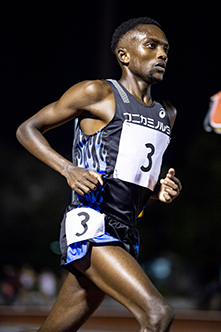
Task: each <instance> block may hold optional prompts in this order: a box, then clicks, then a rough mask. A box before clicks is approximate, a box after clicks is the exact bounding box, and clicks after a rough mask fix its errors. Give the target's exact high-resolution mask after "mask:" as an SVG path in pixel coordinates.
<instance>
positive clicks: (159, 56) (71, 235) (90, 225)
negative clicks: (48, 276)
mask: <svg viewBox="0 0 221 332" xmlns="http://www.w3.org/2000/svg"><path fill="white" fill-rule="evenodd" d="M168 49H169V45H168V41H167V38H166V36H165V34H164V33H163V31H162V30H161V29H160V26H159V24H158V23H157V22H156V21H154V20H152V19H149V18H138V19H132V20H129V21H127V22H124V23H123V24H122V25H121V26H120V27H119V28H117V29H116V30H115V33H114V35H113V39H112V50H113V52H114V53H115V54H116V57H117V60H118V62H119V64H120V66H121V69H122V77H121V79H120V80H119V81H115V80H95V81H84V82H81V83H78V84H76V85H74V86H73V87H71V88H70V89H69V90H68V91H67V92H65V94H64V95H63V96H62V97H61V98H60V99H59V100H58V101H57V102H54V103H52V104H50V105H48V106H46V107H45V108H43V109H42V110H41V111H40V112H38V113H37V114H35V115H34V116H33V117H31V118H30V119H28V120H27V121H26V122H24V123H23V124H22V125H21V126H20V127H19V129H18V131H17V137H18V139H19V141H20V142H21V144H22V145H24V147H25V148H26V149H27V150H29V151H30V152H31V153H32V154H33V155H34V156H36V157H37V158H38V159H40V160H42V161H43V162H44V163H46V164H47V165H49V166H50V167H52V168H53V169H55V170H56V171H58V172H59V173H60V174H61V175H63V176H64V177H65V178H66V179H67V182H68V184H69V186H70V187H71V188H72V189H73V190H74V191H75V198H74V201H73V203H72V204H71V205H70V206H69V207H68V208H67V210H66V213H65V215H64V220H63V221H62V225H61V237H60V243H61V250H62V260H61V263H62V265H63V266H64V267H66V268H67V269H68V270H69V271H70V272H71V273H69V275H68V277H67V279H66V281H65V282H64V285H63V287H62V289H61V291H60V294H59V296H58V299H57V301H56V303H55V305H54V307H53V309H52V311H51V313H50V314H49V316H48V318H47V319H46V321H45V323H44V324H43V325H42V327H41V328H40V329H39V331H41V332H43V331H44V332H49V331H51V332H62V331H65V332H67V331H77V330H78V329H79V328H80V327H81V326H82V324H83V323H84V322H85V321H86V320H87V319H88V318H89V317H90V316H91V314H92V313H93V312H94V311H95V310H96V309H97V307H98V306H99V305H100V304H101V302H102V301H103V299H104V297H105V295H106V294H107V295H109V296H111V297H112V298H114V299H115V300H117V301H118V302H120V303H121V304H122V305H124V306H125V307H126V308H128V309H129V310H130V312H131V313H132V314H133V315H134V316H135V318H136V319H137V321H138V322H139V324H140V330H139V331H158V332H163V331H164V332H165V331H169V328H170V325H171V323H172V321H173V316H174V314H173V310H172V308H171V307H170V306H169V305H168V304H167V303H166V301H165V300H164V298H163V297H162V296H161V294H159V292H158V291H157V290H156V289H155V287H154V286H153V285H152V283H151V282H150V280H149V279H148V277H147V276H146V274H145V273H144V272H143V270H142V269H141V267H140V266H139V264H138V263H137V261H136V258H137V255H138V247H139V235H138V231H137V227H136V219H137V217H138V215H139V213H140V212H141V210H142V209H143V207H144V206H145V204H146V202H147V200H148V199H149V197H150V196H152V197H155V198H156V197H157V198H158V199H159V200H160V201H162V202H166V203H170V202H171V201H172V200H173V199H174V198H175V197H176V196H178V194H179V192H180V190H181V184H180V181H179V180H178V179H177V178H176V177H175V171H174V169H170V170H169V171H168V174H167V175H166V177H165V179H162V180H161V181H160V183H161V184H160V185H159V188H158V189H159V190H158V191H157V190H156V182H157V180H158V176H159V172H160V167H161V162H162V157H163V153H164V151H165V149H166V147H167V145H168V143H169V140H170V132H171V128H172V126H173V123H174V121H175V117H176V110H175V109H174V107H173V106H172V105H171V104H169V103H168V102H167V103H166V105H165V106H162V105H161V104H159V103H156V102H154V101H153V100H152V97H151V86H152V84H155V83H157V82H160V81H162V79H163V75H164V72H165V69H166V64H167V60H168V56H167V53H168ZM75 118H78V119H79V126H78V128H77V132H76V135H75V140H74V146H73V163H71V162H70V161H68V160H66V159H65V158H64V157H62V156H61V155H60V154H58V153H57V152H56V151H55V150H53V149H52V148H51V146H50V145H49V143H48V142H47V141H46V139H45V138H44V136H43V134H44V133H45V132H46V131H47V130H49V129H52V128H54V127H57V126H59V125H62V124H63V123H65V122H67V121H70V120H72V119H75ZM154 191H155V192H154Z"/></svg>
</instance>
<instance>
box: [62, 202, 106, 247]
mask: <svg viewBox="0 0 221 332" xmlns="http://www.w3.org/2000/svg"><path fill="white" fill-rule="evenodd" d="M104 217H105V215H104V214H101V213H99V212H97V211H95V210H93V209H90V208H87V207H82V208H77V209H73V210H71V211H69V212H68V213H67V215H66V224H65V228H66V238H67V244H68V245H70V244H71V243H74V242H78V241H83V240H87V239H91V238H93V237H96V236H100V235H102V234H104V233H105V226H104Z"/></svg>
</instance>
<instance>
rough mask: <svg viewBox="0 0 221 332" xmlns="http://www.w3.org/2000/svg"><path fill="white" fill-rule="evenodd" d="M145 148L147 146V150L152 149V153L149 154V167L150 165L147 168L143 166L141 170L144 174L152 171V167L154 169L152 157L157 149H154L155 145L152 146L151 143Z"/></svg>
mask: <svg viewBox="0 0 221 332" xmlns="http://www.w3.org/2000/svg"><path fill="white" fill-rule="evenodd" d="M145 146H146V148H148V149H150V152H149V153H148V154H147V159H148V161H149V165H148V166H147V167H145V166H141V168H140V169H141V170H142V171H143V172H149V171H150V169H151V167H152V164H153V161H152V156H153V154H154V152H155V147H154V146H153V144H151V143H147V144H145Z"/></svg>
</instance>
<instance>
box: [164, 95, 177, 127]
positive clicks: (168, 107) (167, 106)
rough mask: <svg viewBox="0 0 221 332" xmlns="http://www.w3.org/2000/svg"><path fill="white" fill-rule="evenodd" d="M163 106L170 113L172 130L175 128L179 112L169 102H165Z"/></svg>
mask: <svg viewBox="0 0 221 332" xmlns="http://www.w3.org/2000/svg"><path fill="white" fill-rule="evenodd" d="M162 104H163V106H164V107H165V109H166V110H167V112H168V115H169V118H170V126H171V128H173V125H174V122H175V120H176V116H177V110H176V108H175V107H174V106H173V105H172V104H171V103H170V102H169V101H168V100H163V101H162Z"/></svg>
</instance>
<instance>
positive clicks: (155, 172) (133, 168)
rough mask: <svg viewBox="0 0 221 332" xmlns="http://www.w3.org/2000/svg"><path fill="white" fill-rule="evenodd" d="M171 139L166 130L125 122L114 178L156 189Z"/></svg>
mask: <svg viewBox="0 0 221 332" xmlns="http://www.w3.org/2000/svg"><path fill="white" fill-rule="evenodd" d="M169 142H170V137H169V136H168V135H166V134H165V133H162V132H160V131H158V130H155V129H151V128H147V127H144V126H140V125H136V124H134V123H128V122H127V121H125V122H124V123H123V128H122V133H121V137H120V143H119V151H118V156H117V161H116V165H115V170H114V175H113V176H114V178H118V179H120V180H123V181H127V182H130V183H134V184H137V185H139V186H142V187H145V188H149V189H150V190H153V189H154V187H155V185H156V182H157V180H158V177H159V173H160V169H161V164H162V158H163V154H164V152H165V150H166V148H167V146H168V144H169Z"/></svg>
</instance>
